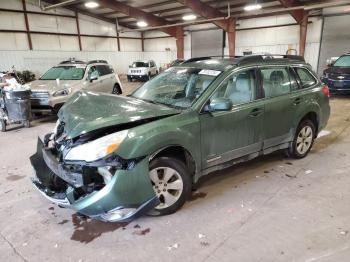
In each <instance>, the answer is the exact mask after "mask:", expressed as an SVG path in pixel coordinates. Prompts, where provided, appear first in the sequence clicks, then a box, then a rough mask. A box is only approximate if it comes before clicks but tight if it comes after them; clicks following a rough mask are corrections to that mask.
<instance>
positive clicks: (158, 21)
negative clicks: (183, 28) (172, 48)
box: [99, 0, 176, 37]
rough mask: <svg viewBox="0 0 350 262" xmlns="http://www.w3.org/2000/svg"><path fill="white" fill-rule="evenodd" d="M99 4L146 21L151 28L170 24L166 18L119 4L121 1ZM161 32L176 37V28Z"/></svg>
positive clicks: (165, 29)
mask: <svg viewBox="0 0 350 262" xmlns="http://www.w3.org/2000/svg"><path fill="white" fill-rule="evenodd" d="M99 3H100V4H101V5H102V6H104V7H106V8H109V9H112V10H114V11H116V12H119V13H123V14H125V15H127V16H130V17H133V18H136V19H138V20H144V21H145V22H146V23H148V25H149V26H162V25H167V24H169V21H167V20H165V19H164V18H161V17H158V16H155V15H153V14H150V13H147V12H145V11H142V10H140V9H138V8H136V7H132V6H129V5H126V4H124V3H122V2H119V1H114V0H100V1H99ZM161 30H162V31H163V32H165V33H167V34H168V35H171V36H173V37H176V28H175V27H169V28H162V29H161Z"/></svg>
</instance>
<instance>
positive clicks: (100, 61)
mask: <svg viewBox="0 0 350 262" xmlns="http://www.w3.org/2000/svg"><path fill="white" fill-rule="evenodd" d="M97 63H102V64H108V62H107V61H106V60H91V61H89V62H88V65H90V64H97Z"/></svg>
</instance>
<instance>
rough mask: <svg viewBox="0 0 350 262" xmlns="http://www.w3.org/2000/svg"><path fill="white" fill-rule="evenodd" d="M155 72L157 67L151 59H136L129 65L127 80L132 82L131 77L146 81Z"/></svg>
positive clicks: (156, 72) (155, 73)
mask: <svg viewBox="0 0 350 262" xmlns="http://www.w3.org/2000/svg"><path fill="white" fill-rule="evenodd" d="M157 74H158V68H157V66H156V63H155V62H154V61H153V60H148V61H136V62H134V63H132V65H131V66H129V71H128V81H129V82H132V80H133V79H140V80H144V81H147V80H149V79H151V77H152V76H155V75H157Z"/></svg>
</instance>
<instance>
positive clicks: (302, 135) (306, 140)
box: [296, 126, 314, 155]
mask: <svg viewBox="0 0 350 262" xmlns="http://www.w3.org/2000/svg"><path fill="white" fill-rule="evenodd" d="M313 135H314V134H313V131H312V128H311V127H310V126H304V127H303V128H302V129H301V130H300V132H299V134H298V137H297V141H296V150H297V151H298V153H299V154H300V155H304V154H305V153H306V152H307V151H308V150H309V149H310V147H311V145H312V139H313Z"/></svg>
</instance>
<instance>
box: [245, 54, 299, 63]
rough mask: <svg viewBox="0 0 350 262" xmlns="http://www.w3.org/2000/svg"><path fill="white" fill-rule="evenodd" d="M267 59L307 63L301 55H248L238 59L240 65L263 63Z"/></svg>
mask: <svg viewBox="0 0 350 262" xmlns="http://www.w3.org/2000/svg"><path fill="white" fill-rule="evenodd" d="M266 59H290V60H296V61H300V62H304V63H305V58H304V57H303V56H299V55H278V54H277V55H276V54H262V55H248V56H242V57H240V58H238V64H242V63H249V62H262V61H264V60H266Z"/></svg>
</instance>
